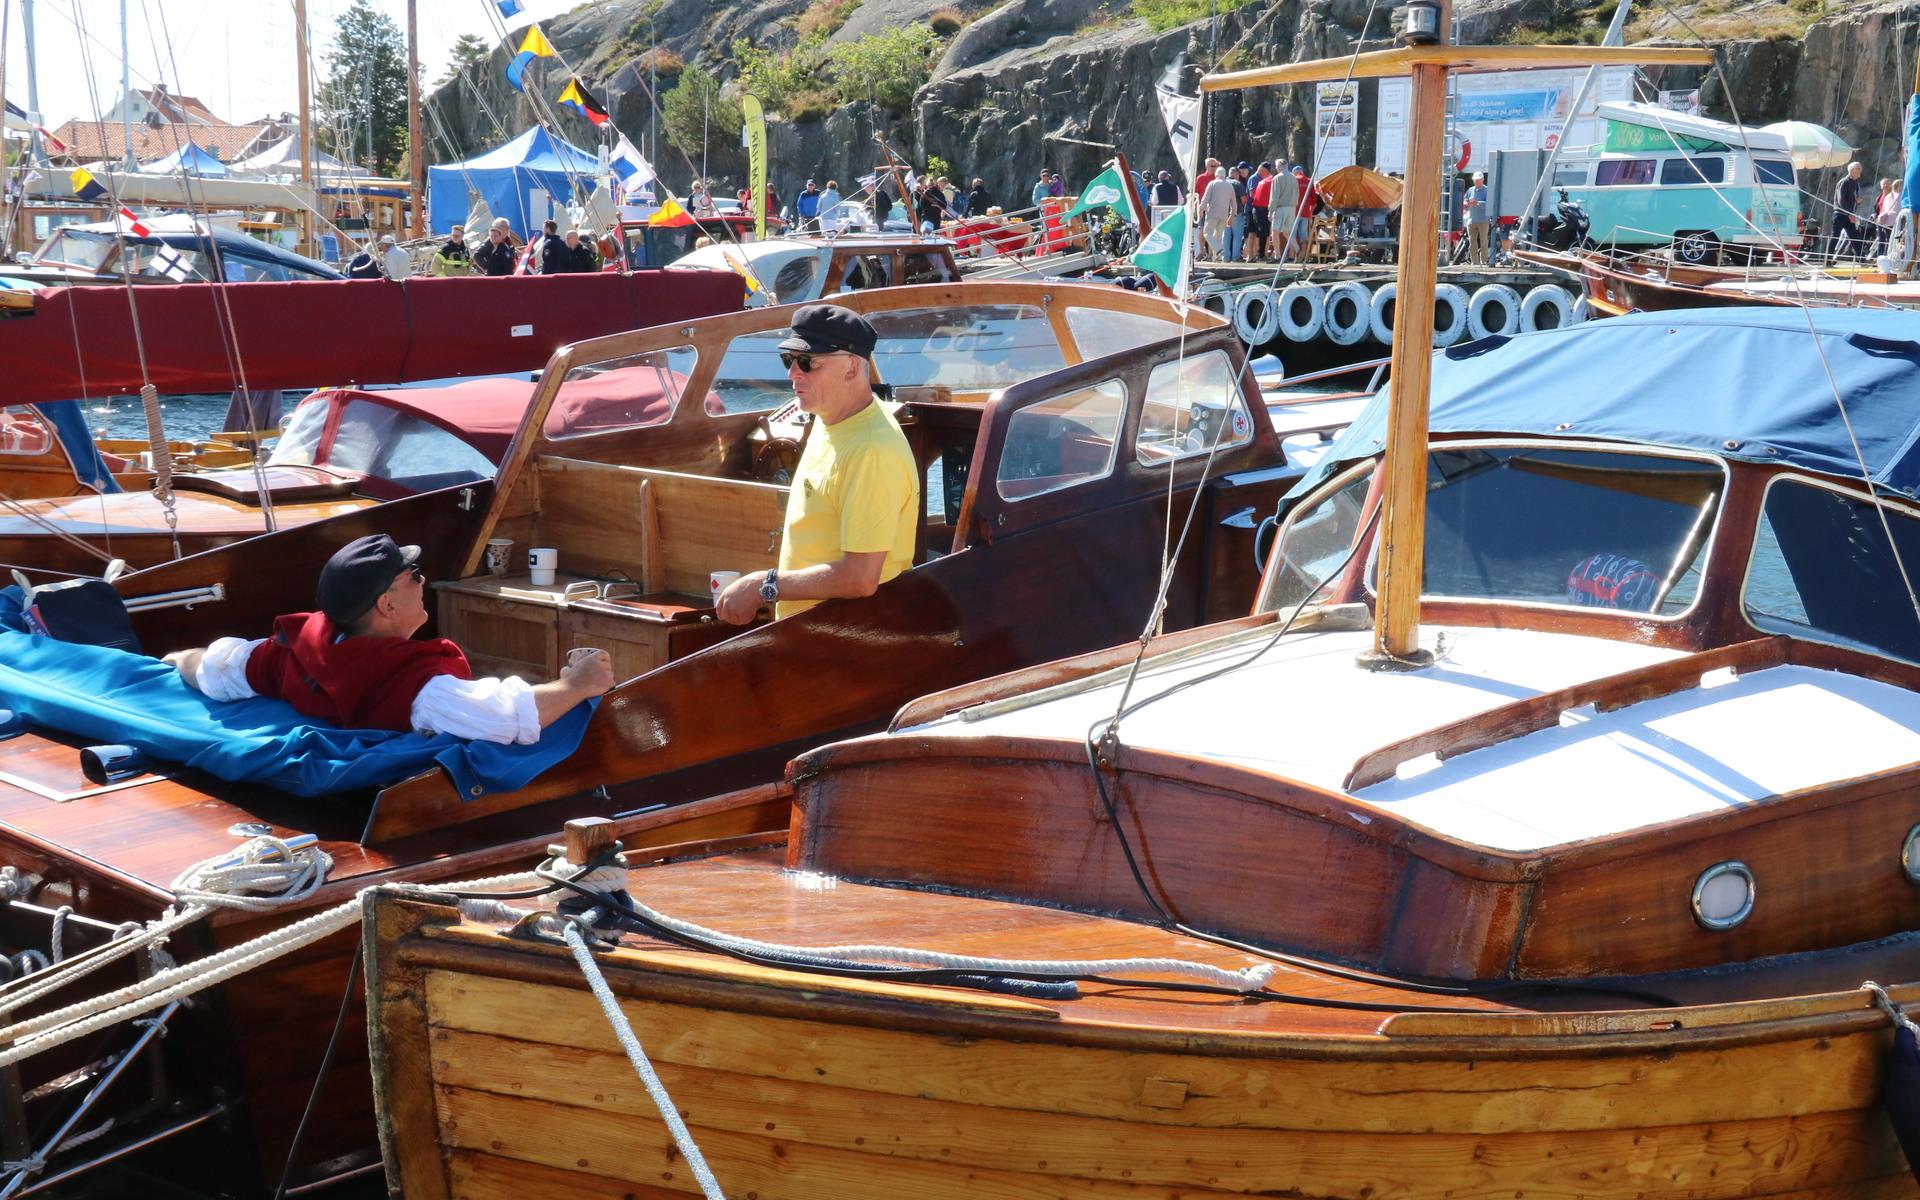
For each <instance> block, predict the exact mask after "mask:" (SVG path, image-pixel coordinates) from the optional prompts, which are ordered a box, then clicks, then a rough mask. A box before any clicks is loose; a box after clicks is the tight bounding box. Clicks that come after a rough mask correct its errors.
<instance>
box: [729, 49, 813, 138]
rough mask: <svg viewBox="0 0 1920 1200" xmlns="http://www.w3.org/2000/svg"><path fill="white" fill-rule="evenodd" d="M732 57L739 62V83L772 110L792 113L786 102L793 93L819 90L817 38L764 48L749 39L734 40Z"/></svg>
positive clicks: (790, 99) (792, 99)
mask: <svg viewBox="0 0 1920 1200" xmlns="http://www.w3.org/2000/svg"><path fill="white" fill-rule="evenodd" d="M733 58H734V61H735V62H737V63H738V64H740V86H741V87H743V88H745V89H746V90H747V91H749V92H752V93H753V94H754V95H756V96H758V97H760V102H761V103H762V104H764V105H766V106H767V107H768V108H769V109H771V110H773V111H774V112H783V113H786V114H787V115H788V116H792V115H793V114H792V111H791V109H790V107H789V106H790V105H791V104H792V103H793V101H794V98H795V97H796V96H799V95H802V94H803V93H807V92H817V91H819V90H820V86H821V77H820V68H821V55H820V51H819V49H818V43H817V42H802V43H801V44H800V45H799V46H796V47H794V48H793V49H791V50H764V49H761V48H760V47H758V46H755V45H754V44H753V43H752V42H748V41H744V40H743V41H737V42H735V43H734V44H733ZM796 119H797V118H796Z"/></svg>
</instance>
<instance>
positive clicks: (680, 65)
mask: <svg viewBox="0 0 1920 1200" xmlns="http://www.w3.org/2000/svg"><path fill="white" fill-rule="evenodd" d="M634 67H635V68H636V69H638V70H639V71H640V72H641V73H642V74H645V73H646V72H648V71H652V72H653V73H655V74H656V75H658V76H660V78H662V79H670V78H674V77H676V76H678V75H679V74H680V72H682V71H684V70H686V69H687V60H686V59H684V58H681V57H680V54H679V52H678V51H675V50H673V49H671V48H669V47H666V46H655V47H654V48H653V49H651V50H649V51H647V52H646V53H645V54H642V55H641V56H640V57H639V59H638V60H636V61H635V63H634Z"/></svg>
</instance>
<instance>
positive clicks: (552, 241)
mask: <svg viewBox="0 0 1920 1200" xmlns="http://www.w3.org/2000/svg"><path fill="white" fill-rule="evenodd" d="M535 261H536V262H537V263H538V264H539V265H538V267H537V268H536V269H535V272H534V273H535V274H539V275H565V274H568V273H569V272H571V271H572V270H573V252H572V251H571V250H569V249H568V248H567V243H566V242H565V241H564V240H563V239H562V238H561V236H560V223H559V222H558V221H548V222H547V223H546V224H544V225H542V226H541V227H540V254H539V257H538V258H537V259H536V260H535Z"/></svg>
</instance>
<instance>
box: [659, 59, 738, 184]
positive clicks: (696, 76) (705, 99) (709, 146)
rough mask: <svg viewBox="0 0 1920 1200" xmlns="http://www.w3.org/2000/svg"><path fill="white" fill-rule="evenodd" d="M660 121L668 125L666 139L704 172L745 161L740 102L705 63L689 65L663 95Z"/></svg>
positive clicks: (733, 167) (735, 167)
mask: <svg viewBox="0 0 1920 1200" xmlns="http://www.w3.org/2000/svg"><path fill="white" fill-rule="evenodd" d="M660 123H661V124H662V125H665V126H666V134H667V139H668V140H669V141H671V142H672V143H673V144H674V145H675V146H676V147H678V148H679V150H680V152H681V153H682V154H684V155H686V156H687V161H689V162H691V163H693V164H694V167H695V169H696V170H698V171H700V172H702V173H704V174H725V173H727V172H731V171H739V170H741V169H742V168H743V166H744V164H745V162H746V155H745V152H743V151H742V150H741V149H740V104H739V102H738V101H736V100H735V99H733V97H731V96H728V95H726V94H725V93H723V92H722V91H721V89H720V81H719V80H718V79H716V78H714V75H713V72H711V71H708V70H706V69H705V68H704V67H698V66H689V67H688V68H687V69H686V70H685V71H682V72H681V73H680V82H679V83H676V84H674V85H673V90H672V91H669V92H668V93H666V94H665V95H664V96H662V97H660ZM663 157H664V156H663Z"/></svg>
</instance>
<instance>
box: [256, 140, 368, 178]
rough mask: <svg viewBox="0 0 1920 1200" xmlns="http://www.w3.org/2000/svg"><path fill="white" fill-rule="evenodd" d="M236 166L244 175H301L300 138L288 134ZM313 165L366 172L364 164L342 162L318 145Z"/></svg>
mask: <svg viewBox="0 0 1920 1200" xmlns="http://www.w3.org/2000/svg"><path fill="white" fill-rule="evenodd" d="M233 169H234V170H235V171H237V172H239V173H241V174H244V175H298V174H300V139H299V138H297V137H290V138H284V139H282V140H281V141H279V142H276V143H275V144H274V145H273V146H272V147H270V148H268V149H266V150H262V151H261V152H260V153H258V154H256V155H254V156H253V157H252V158H246V159H242V160H240V161H239V162H237V163H234V164H233ZM313 169H314V171H316V172H320V173H324V174H328V175H365V174H366V171H365V170H363V169H362V168H360V167H356V166H354V165H353V164H352V163H346V162H341V161H340V160H339V159H337V158H335V157H334V156H333V155H331V154H328V153H327V152H326V151H324V150H321V149H318V148H316V149H315V150H314V152H313Z"/></svg>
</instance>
